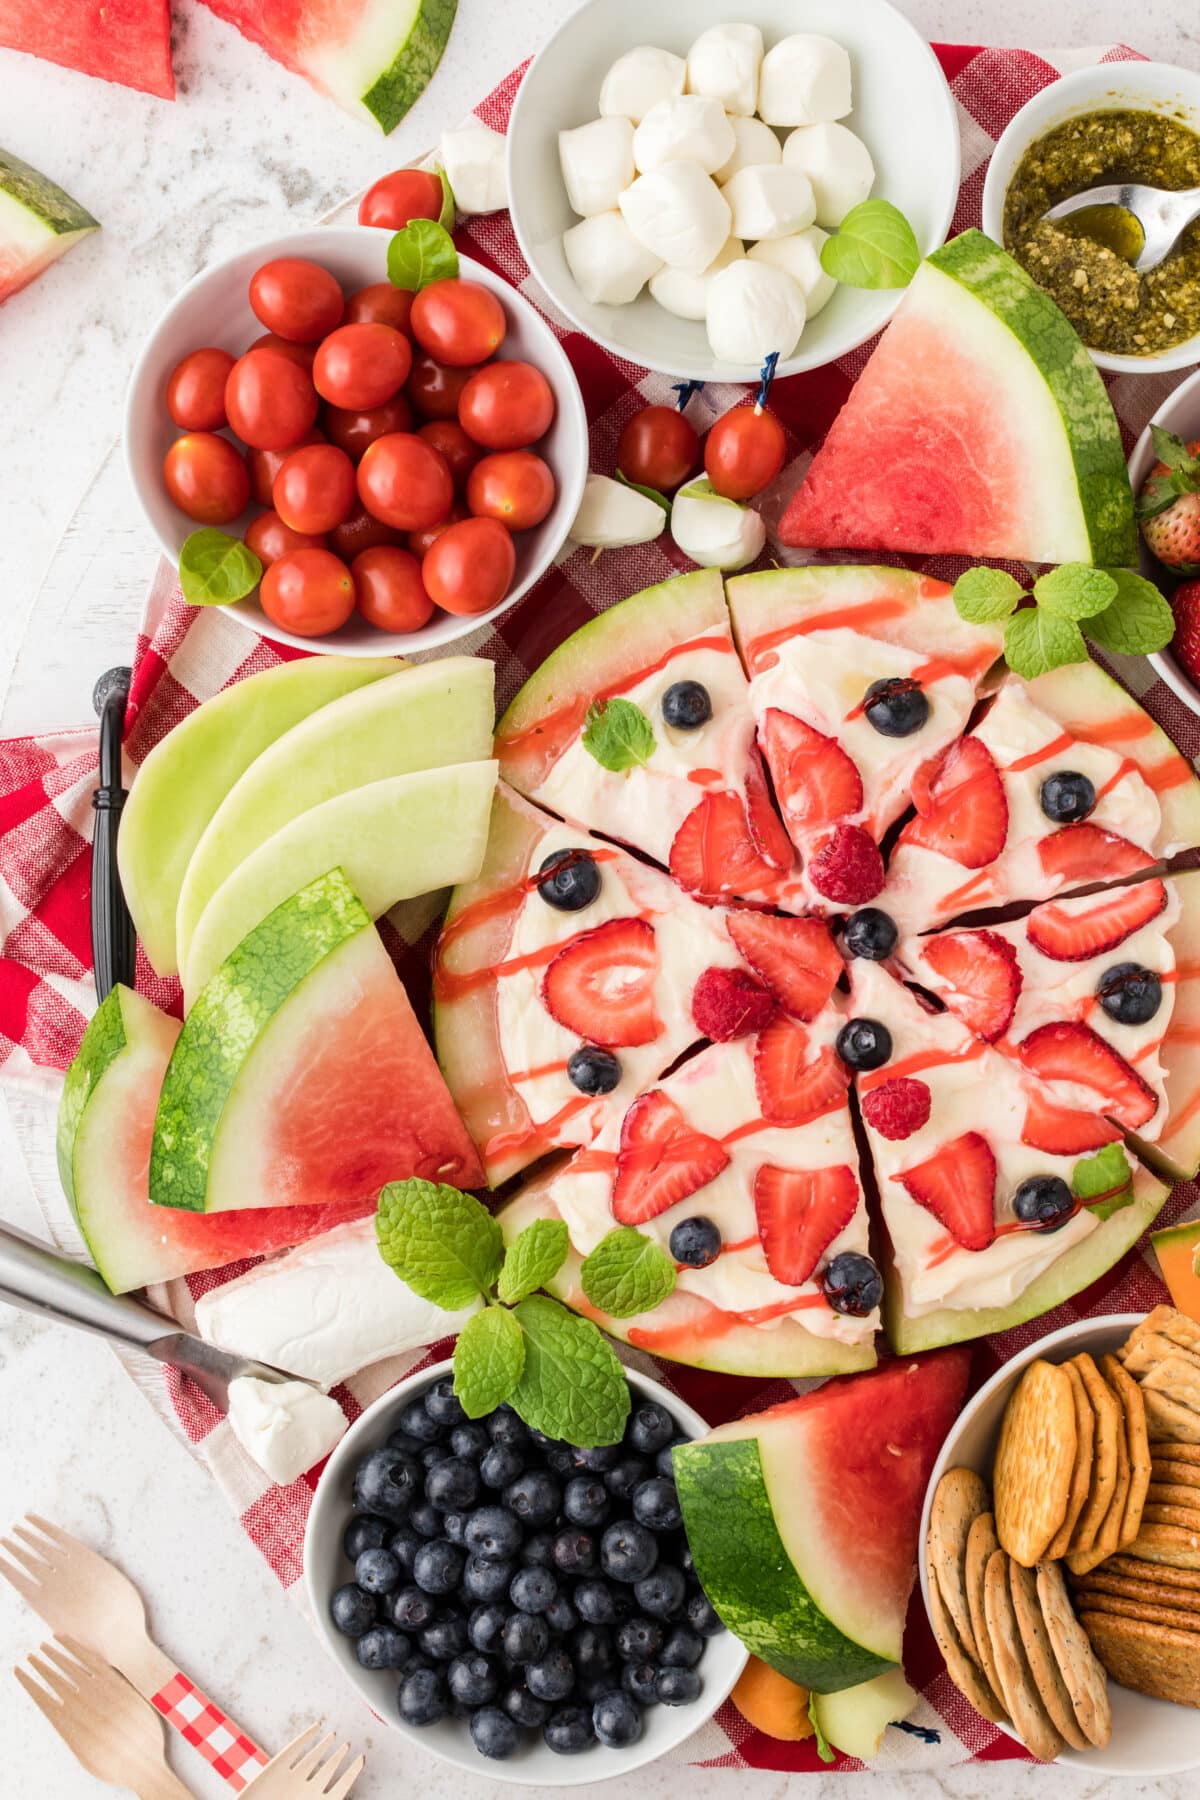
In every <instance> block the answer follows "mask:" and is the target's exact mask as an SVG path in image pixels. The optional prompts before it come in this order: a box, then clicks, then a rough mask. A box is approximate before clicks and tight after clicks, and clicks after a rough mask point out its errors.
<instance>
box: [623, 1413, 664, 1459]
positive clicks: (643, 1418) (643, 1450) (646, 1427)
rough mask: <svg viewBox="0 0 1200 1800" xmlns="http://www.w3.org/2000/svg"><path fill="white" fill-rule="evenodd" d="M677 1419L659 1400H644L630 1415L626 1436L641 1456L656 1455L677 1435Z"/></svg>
mask: <svg viewBox="0 0 1200 1800" xmlns="http://www.w3.org/2000/svg"><path fill="white" fill-rule="evenodd" d="M675 1435H676V1431H675V1421H674V1419H673V1418H672V1417H671V1415H670V1413H669V1412H668V1411H667V1409H666V1407H665V1406H660V1405H659V1404H658V1401H657V1400H643V1401H642V1404H641V1405H640V1406H638V1407H635V1408H634V1410H633V1412H632V1413H631V1414H630V1415H629V1423H628V1424H627V1425H626V1427H625V1437H626V1439H627V1441H628V1443H629V1445H630V1447H631V1448H632V1449H634V1450H636V1451H637V1452H638V1454H639V1455H640V1456H655V1455H657V1453H658V1452H659V1451H660V1450H661V1449H662V1447H663V1445H664V1444H669V1443H670V1442H671V1439H672V1438H673V1437H675Z"/></svg>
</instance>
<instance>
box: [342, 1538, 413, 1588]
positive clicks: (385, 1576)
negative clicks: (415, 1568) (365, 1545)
mask: <svg viewBox="0 0 1200 1800" xmlns="http://www.w3.org/2000/svg"><path fill="white" fill-rule="evenodd" d="M403 1573H404V1571H403V1569H402V1568H401V1567H400V1559H399V1557H398V1556H393V1555H392V1552H391V1551H390V1550H384V1549H378V1550H364V1551H363V1553H362V1555H361V1556H360V1557H359V1558H358V1560H357V1561H356V1563H355V1565H354V1579H355V1581H357V1583H358V1585H359V1587H360V1588H362V1589H364V1591H365V1592H366V1593H368V1594H390V1593H391V1592H392V1589H393V1588H397V1587H399V1585H400V1577H401V1575H402V1574H403Z"/></svg>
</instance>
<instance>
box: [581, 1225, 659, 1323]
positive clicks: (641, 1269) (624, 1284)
mask: <svg viewBox="0 0 1200 1800" xmlns="http://www.w3.org/2000/svg"><path fill="white" fill-rule="evenodd" d="M581 1280H582V1283H583V1291H584V1293H585V1294H586V1295H587V1297H588V1299H589V1300H590V1301H591V1303H592V1305H593V1306H595V1307H598V1308H599V1309H600V1311H601V1312H604V1313H609V1314H611V1316H612V1317H613V1318H614V1319H631V1318H632V1317H633V1316H634V1314H635V1313H641V1312H649V1311H650V1309H651V1307H654V1306H657V1305H658V1303H659V1301H660V1300H665V1299H666V1297H667V1295H668V1294H669V1293H670V1292H671V1290H672V1288H673V1287H674V1286H675V1264H674V1263H673V1262H672V1261H671V1258H670V1257H669V1256H668V1255H667V1254H666V1252H665V1251H663V1250H661V1249H660V1248H659V1246H658V1245H657V1244H656V1243H655V1242H654V1239H653V1238H649V1237H646V1235H645V1234H644V1233H643V1232H641V1231H638V1230H637V1229H636V1228H635V1227H634V1226H632V1225H618V1227H617V1229H616V1230H615V1231H610V1232H609V1233H608V1236H607V1237H603V1238H601V1240H600V1242H599V1243H598V1244H597V1245H596V1248H595V1249H594V1250H593V1251H592V1253H591V1255H590V1256H588V1257H586V1258H585V1260H584V1264H583V1270H582V1275H581Z"/></svg>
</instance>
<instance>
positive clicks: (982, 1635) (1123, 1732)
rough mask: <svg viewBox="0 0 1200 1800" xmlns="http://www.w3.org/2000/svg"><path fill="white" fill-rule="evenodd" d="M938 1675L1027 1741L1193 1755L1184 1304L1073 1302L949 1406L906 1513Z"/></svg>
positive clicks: (1054, 1750) (1109, 1763) (1163, 1761)
mask: <svg viewBox="0 0 1200 1800" xmlns="http://www.w3.org/2000/svg"><path fill="white" fill-rule="evenodd" d="M920 1541H921V1544H922V1546H923V1554H922V1557H921V1593H922V1597H923V1599H924V1602H925V1610H926V1612H927V1613H928V1615H929V1622H930V1625H931V1626H932V1628H933V1633H934V1636H935V1638H936V1639H937V1642H938V1646H939V1648H940V1649H941V1652H942V1655H943V1657H944V1658H945V1662H946V1668H947V1671H948V1673H949V1675H950V1678H951V1680H952V1681H953V1682H954V1684H955V1686H956V1687H957V1688H958V1689H959V1691H960V1692H961V1693H962V1694H963V1695H964V1696H965V1697H966V1699H967V1700H969V1701H970V1703H971V1705H972V1706H974V1707H975V1709H976V1711H977V1712H979V1713H980V1714H982V1716H983V1717H984V1718H985V1719H990V1720H991V1721H992V1722H993V1723H994V1724H996V1725H997V1726H998V1727H999V1728H1000V1729H1001V1730H1003V1731H1005V1732H1007V1733H1008V1735H1009V1736H1010V1737H1015V1738H1017V1739H1018V1740H1019V1741H1020V1742H1021V1743H1023V1744H1024V1745H1025V1747H1026V1748H1027V1749H1028V1750H1029V1751H1030V1752H1031V1753H1032V1754H1033V1755H1034V1756H1036V1757H1037V1758H1038V1759H1039V1760H1040V1761H1043V1762H1063V1763H1072V1764H1078V1765H1079V1766H1080V1767H1081V1768H1088V1769H1091V1770H1093V1771H1094V1772H1095V1773H1097V1774H1100V1773H1104V1774H1110V1775H1141V1776H1146V1777H1150V1776H1157V1775H1171V1774H1180V1773H1182V1772H1184V1771H1185V1770H1189V1769H1195V1768H1200V1324H1197V1323H1196V1321H1195V1320H1193V1319H1191V1318H1189V1317H1188V1316H1187V1315H1186V1314H1184V1313H1181V1312H1179V1311H1177V1310H1176V1309H1175V1308H1174V1307H1171V1306H1157V1307H1155V1308H1154V1310H1153V1312H1151V1313H1149V1314H1146V1315H1142V1314H1140V1313H1113V1314H1108V1315H1106V1316H1104V1317H1102V1318H1091V1319H1081V1320H1079V1321H1078V1322H1077V1323H1076V1324H1074V1325H1068V1326H1066V1327H1065V1328H1064V1329H1063V1330H1061V1331H1056V1332H1052V1333H1050V1334H1049V1335H1048V1336H1047V1337H1044V1338H1041V1339H1039V1340H1038V1341H1037V1342H1036V1343H1034V1344H1031V1345H1030V1346H1029V1347H1028V1348H1027V1349H1025V1350H1022V1351H1020V1352H1019V1353H1018V1354H1017V1355H1016V1356H1014V1357H1013V1358H1012V1360H1011V1361H1009V1362H1007V1363H1005V1364H1004V1366H1003V1368H1002V1369H1000V1370H999V1371H998V1372H997V1373H996V1374H995V1375H993V1377H992V1378H991V1380H990V1381H989V1382H987V1383H986V1384H985V1386H983V1387H982V1388H981V1389H980V1390H979V1392H978V1393H977V1394H976V1395H975V1396H974V1397H973V1398H972V1400H971V1401H970V1402H969V1403H968V1404H967V1406H966V1407H965V1408H964V1409H963V1412H962V1413H961V1414H960V1416H959V1418H958V1420H957V1421H956V1423H955V1426H954V1429H953V1430H952V1431H951V1433H950V1435H949V1437H948V1438H947V1439H946V1442H945V1444H944V1445H943V1446H942V1451H941V1455H940V1456H939V1457H938V1460H937V1463H936V1464H935V1466H934V1470H933V1474H932V1476H931V1478H930V1482H929V1489H928V1492H927V1493H926V1496H925V1509H924V1513H923V1515H922V1520H921V1540H920Z"/></svg>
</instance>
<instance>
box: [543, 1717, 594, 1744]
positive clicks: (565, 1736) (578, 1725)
mask: <svg viewBox="0 0 1200 1800" xmlns="http://www.w3.org/2000/svg"><path fill="white" fill-rule="evenodd" d="M542 1737H543V1738H544V1739H545V1742H546V1748H547V1749H548V1750H553V1751H554V1754H555V1755H556V1756H578V1755H579V1753H580V1751H581V1750H586V1749H587V1748H588V1746H589V1745H590V1744H591V1743H593V1742H594V1733H593V1731H592V1715H591V1712H590V1711H589V1709H588V1708H587V1707H586V1706H560V1707H559V1708H558V1710H557V1711H556V1712H552V1713H551V1714H550V1717H549V1718H548V1719H547V1720H546V1723H545V1725H544V1726H543V1727H542Z"/></svg>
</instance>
